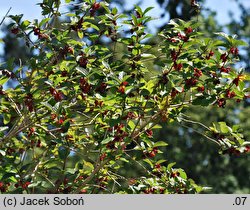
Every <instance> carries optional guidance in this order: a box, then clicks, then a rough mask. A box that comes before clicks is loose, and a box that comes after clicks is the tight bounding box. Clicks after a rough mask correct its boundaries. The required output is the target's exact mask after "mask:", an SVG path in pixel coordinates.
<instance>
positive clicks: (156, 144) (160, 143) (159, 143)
mask: <svg viewBox="0 0 250 210" xmlns="http://www.w3.org/2000/svg"><path fill="white" fill-rule="evenodd" d="M167 145H168V144H167V143H166V142H164V141H157V142H155V143H154V147H165V146H167Z"/></svg>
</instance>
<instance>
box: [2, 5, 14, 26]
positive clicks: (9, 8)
mask: <svg viewBox="0 0 250 210" xmlns="http://www.w3.org/2000/svg"><path fill="white" fill-rule="evenodd" d="M11 8H12V7H10V8H9V10H8V11H7V13H6V14H5V16H4V17H3V19H2V21H1V23H0V26H1V25H2V24H3V22H4V20H5V18H6V17H7V15H8V14H9V12H10V10H11Z"/></svg>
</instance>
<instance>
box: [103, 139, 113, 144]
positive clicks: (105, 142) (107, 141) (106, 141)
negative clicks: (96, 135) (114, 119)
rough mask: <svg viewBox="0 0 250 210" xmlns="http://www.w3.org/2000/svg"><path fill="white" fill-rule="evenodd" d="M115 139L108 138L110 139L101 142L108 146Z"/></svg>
mask: <svg viewBox="0 0 250 210" xmlns="http://www.w3.org/2000/svg"><path fill="white" fill-rule="evenodd" d="M113 139H114V138H113V137H108V138H106V139H104V140H103V141H102V142H101V144H107V143H109V142H111V141H113Z"/></svg>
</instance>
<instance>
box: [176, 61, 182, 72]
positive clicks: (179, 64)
mask: <svg viewBox="0 0 250 210" xmlns="http://www.w3.org/2000/svg"><path fill="white" fill-rule="evenodd" d="M182 67H183V65H182V64H181V63H178V64H177V63H175V64H174V69H175V70H177V71H180V70H181V69H182Z"/></svg>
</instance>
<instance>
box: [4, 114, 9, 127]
mask: <svg viewBox="0 0 250 210" xmlns="http://www.w3.org/2000/svg"><path fill="white" fill-rule="evenodd" d="M10 119H11V114H7V113H5V114H4V115H3V123H4V124H5V125H7V124H8V123H9V122H10Z"/></svg>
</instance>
